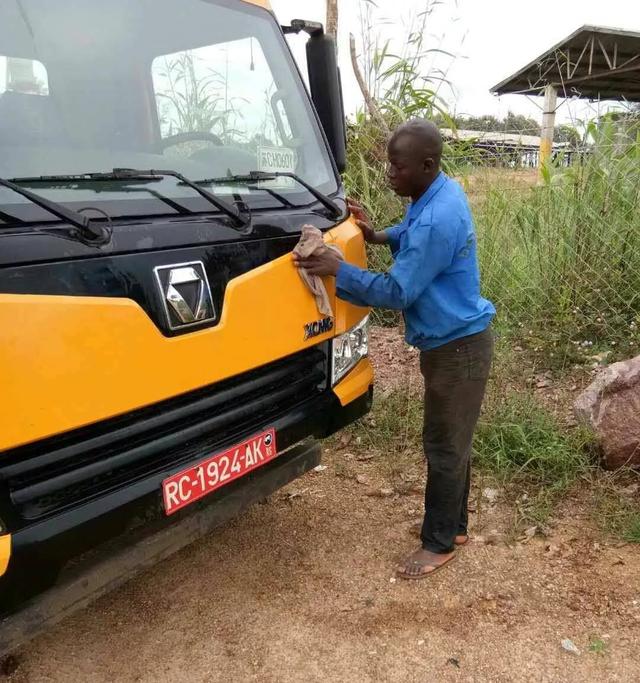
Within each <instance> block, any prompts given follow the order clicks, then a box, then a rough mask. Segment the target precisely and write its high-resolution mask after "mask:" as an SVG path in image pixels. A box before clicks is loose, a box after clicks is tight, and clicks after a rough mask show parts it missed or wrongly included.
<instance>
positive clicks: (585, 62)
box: [491, 26, 640, 102]
mask: <svg viewBox="0 0 640 683" xmlns="http://www.w3.org/2000/svg"><path fill="white" fill-rule="evenodd" d="M546 85H554V86H555V87H556V88H557V89H558V94H559V95H560V96H561V97H582V98H586V99H602V100H628V101H630V102H640V32H636V31H625V30H622V29H616V28H606V27H603V26H583V27H582V28H580V29H578V30H577V31H575V32H574V33H572V34H571V35H570V36H568V37H567V38H565V39H564V40H562V41H560V42H559V43H558V44H557V45H554V46H553V47H552V48H550V49H549V50H547V51H546V52H545V53H543V54H542V55H540V56H539V57H538V58H537V59H534V60H533V61H532V62H531V63H529V64H527V65H526V66H525V67H523V68H522V69H520V70H519V71H516V73H514V74H513V75H512V76H509V77H508V78H506V79H505V80H503V81H501V82H500V83H498V84H497V85H495V86H494V87H493V88H491V92H494V93H497V94H498V95H503V94H507V93H519V94H530V95H538V94H540V93H541V91H542V90H543V89H544V87H545V86H546Z"/></svg>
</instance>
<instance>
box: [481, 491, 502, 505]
mask: <svg viewBox="0 0 640 683" xmlns="http://www.w3.org/2000/svg"><path fill="white" fill-rule="evenodd" d="M482 495H483V496H484V498H486V499H487V500H488V501H489V503H491V504H492V505H493V504H494V503H495V502H496V501H497V500H498V498H499V497H500V491H498V489H492V488H486V489H483V491H482Z"/></svg>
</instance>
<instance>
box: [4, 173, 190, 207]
mask: <svg viewBox="0 0 640 683" xmlns="http://www.w3.org/2000/svg"><path fill="white" fill-rule="evenodd" d="M161 181H162V176H159V175H154V176H150V175H139V176H138V175H128V174H127V175H125V176H124V177H123V176H122V175H120V174H116V173H113V172H106V173H105V172H102V173H78V174H69V175H41V176H33V177H30V178H11V182H13V183H16V184H19V185H40V186H42V185H44V186H46V187H68V186H69V185H74V184H78V185H92V184H97V185H99V186H101V185H102V184H103V183H106V182H120V183H123V184H124V185H125V186H124V187H120V188H119V189H118V192H126V193H129V192H146V193H148V194H150V195H151V196H153V197H155V198H156V199H158V200H159V201H161V202H163V203H164V204H167V205H168V206H170V207H171V208H172V209H173V210H174V211H176V212H177V213H179V214H180V215H183V216H185V215H192V214H194V213H195V212H194V211H192V210H191V209H188V208H187V207H186V206H183V205H182V204H179V203H178V202H176V201H174V200H173V199H171V198H170V197H166V196H165V195H163V194H161V193H160V192H158V191H157V190H153V189H151V188H150V187H141V188H133V187H128V186H127V185H128V184H131V183H159V182H161ZM92 189H93V190H94V191H95V192H97V193H100V192H101V191H102V190H100V189H98V188H97V187H93V188H92Z"/></svg>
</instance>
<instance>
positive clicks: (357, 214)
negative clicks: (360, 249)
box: [347, 197, 387, 244]
mask: <svg viewBox="0 0 640 683" xmlns="http://www.w3.org/2000/svg"><path fill="white" fill-rule="evenodd" d="M347 205H348V207H349V211H350V212H351V214H352V215H353V217H354V218H355V222H356V225H357V226H358V227H359V228H360V230H362V235H363V236H364V239H365V242H369V244H384V243H385V242H386V241H387V236H386V234H385V233H384V232H378V231H376V230H374V229H373V226H372V225H371V221H370V220H369V217H368V216H367V212H366V211H365V210H364V208H363V207H362V204H360V203H358V202H357V201H356V200H355V199H351V198H350V197H349V198H347Z"/></svg>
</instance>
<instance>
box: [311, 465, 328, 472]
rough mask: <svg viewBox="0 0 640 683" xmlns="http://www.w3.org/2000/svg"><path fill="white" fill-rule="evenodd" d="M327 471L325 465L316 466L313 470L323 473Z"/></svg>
mask: <svg viewBox="0 0 640 683" xmlns="http://www.w3.org/2000/svg"><path fill="white" fill-rule="evenodd" d="M326 469H327V465H318V466H317V467H314V468H313V471H314V472H324V471H325V470H326Z"/></svg>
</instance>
